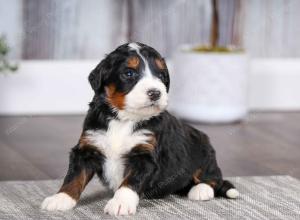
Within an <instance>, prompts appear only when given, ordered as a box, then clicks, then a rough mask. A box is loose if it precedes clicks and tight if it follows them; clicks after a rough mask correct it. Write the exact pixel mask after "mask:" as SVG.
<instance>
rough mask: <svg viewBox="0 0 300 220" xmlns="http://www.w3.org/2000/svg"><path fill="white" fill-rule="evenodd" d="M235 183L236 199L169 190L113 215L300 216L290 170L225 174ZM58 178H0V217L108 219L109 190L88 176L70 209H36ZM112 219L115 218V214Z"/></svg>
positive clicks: (297, 187)
mask: <svg viewBox="0 0 300 220" xmlns="http://www.w3.org/2000/svg"><path fill="white" fill-rule="evenodd" d="M228 179H229V180H231V181H232V182H233V183H234V184H235V185H236V187H237V188H238V189H239V191H240V193H241V196H240V198H239V199H236V200H228V199H221V198H217V199H214V200H211V201H207V202H202V201H197V202H195V201H189V200H188V199H186V198H180V197H177V196H169V197H167V198H165V199H160V200H141V202H140V205H139V207H138V211H137V214H136V215H135V216H132V217H123V218H121V217H120V218H118V219H143V220H146V219H181V220H182V219H214V220H218V219H239V220H240V219H259V220H263V219H285V220H287V219H300V181H298V180H297V179H294V178H292V177H290V176H272V177H236V178H228ZM60 184H61V180H55V181H23V182H0V219H9V220H13V219H18V220H21V219H72V220H76V219H112V217H110V216H108V215H105V214H104V213H103V208H104V206H105V204H106V202H107V200H108V199H109V198H110V196H111V193H107V192H105V191H103V188H102V187H101V186H100V185H99V182H98V181H92V183H91V184H90V185H88V187H87V189H86V191H85V193H84V194H83V196H82V199H81V201H80V203H79V204H78V205H77V207H76V208H75V209H74V210H71V211H67V212H47V211H41V210H40V204H41V202H42V200H43V199H44V198H45V197H46V196H49V195H51V194H53V193H55V192H56V191H57V189H58V187H59V186H60ZM115 219H116V218H115Z"/></svg>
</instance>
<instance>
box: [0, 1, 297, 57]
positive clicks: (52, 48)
mask: <svg viewBox="0 0 300 220" xmlns="http://www.w3.org/2000/svg"><path fill="white" fill-rule="evenodd" d="M130 1H131V0H64V1H61V0H42V1H40V0H23V1H22V0H9V1H6V0H0V34H5V35H6V36H7V38H8V42H9V44H10V46H11V47H12V49H13V50H12V53H11V57H13V58H23V59H92V58H97V59H99V58H101V57H102V56H103V54H104V53H107V52H109V51H110V50H112V49H113V48H115V47H116V46H117V45H118V44H120V43H123V42H126V41H128V40H135V41H141V42H145V43H147V44H150V45H152V46H154V47H155V48H157V49H158V50H159V51H160V52H162V54H163V55H164V56H167V57H170V56H172V54H173V52H174V50H175V49H176V48H177V47H178V46H179V45H181V44H186V43H190V44H207V43H208V42H209V32H210V21H211V19H210V18H211V5H210V0H134V1H131V2H130ZM129 3H130V4H129ZM128 4H129V5H130V7H129V8H128ZM127 9H128V10H129V11H130V12H131V13H130V15H131V16H130V17H129V18H128V14H127V12H128V10H127ZM299 9H300V1H299V0H220V23H221V29H220V33H221V34H220V35H221V38H220V44H221V45H227V44H237V45H239V46H240V45H241V46H244V47H245V48H246V50H247V51H248V52H249V53H250V54H251V56H253V57H299V56H300V41H299V39H300V38H299V37H300V13H299Z"/></svg>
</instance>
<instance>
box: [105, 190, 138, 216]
mask: <svg viewBox="0 0 300 220" xmlns="http://www.w3.org/2000/svg"><path fill="white" fill-rule="evenodd" d="M138 203H139V196H138V194H137V193H136V192H134V191H133V190H131V189H129V188H127V187H121V188H120V189H118V190H117V191H116V192H115V195H114V197H113V198H112V199H110V200H109V201H108V202H107V204H106V206H105V208H104V213H107V214H110V215H115V216H117V215H133V214H135V212H136V207H137V205H138Z"/></svg>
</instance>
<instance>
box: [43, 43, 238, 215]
mask: <svg viewBox="0 0 300 220" xmlns="http://www.w3.org/2000/svg"><path fill="white" fill-rule="evenodd" d="M89 81H90V84H91V86H92V88H93V90H94V91H95V95H94V98H93V100H92V102H91V103H90V109H89V111H88V114H87V116H86V119H85V121H84V125H83V131H82V134H81V136H80V139H79V141H78V143H77V145H76V146H75V147H74V148H73V149H72V151H71V154H70V164H69V170H68V173H67V176H66V177H65V180H64V183H63V185H62V187H61V189H60V190H59V192H58V193H57V194H55V195H53V196H50V197H48V198H46V199H45V200H44V202H43V204H42V208H43V209H46V210H68V209H71V208H73V207H74V206H75V205H76V203H77V201H78V200H79V197H80V194H81V193H82V191H83V190H84V188H85V186H86V185H87V184H88V182H89V181H90V180H91V179H92V177H93V176H94V174H97V175H98V176H99V177H100V180H101V181H102V182H103V183H104V184H105V185H106V186H108V188H110V189H112V190H113V191H114V196H113V198H111V199H110V200H109V201H108V203H107V204H106V206H105V208H104V212H105V213H109V214H111V215H130V214H134V213H135V212H136V208H137V205H138V203H139V199H140V198H142V197H145V198H160V197H163V196H165V195H168V194H171V193H175V194H180V195H186V196H188V198H189V199H192V200H210V199H212V198H214V196H223V197H227V198H236V197H237V196H238V191H237V190H236V189H235V188H234V186H233V185H232V184H231V183H230V182H228V181H225V180H223V179H222V174H221V170H220V168H219V167H218V165H217V162H216V155H215V151H214V149H213V148H212V146H211V144H210V142H209V138H208V137H207V135H206V134H204V133H202V132H200V131H198V130H196V129H194V128H193V127H191V126H189V125H187V124H184V123H182V122H181V121H179V120H177V119H176V118H175V117H174V116H172V115H171V114H170V113H169V112H168V111H166V107H167V103H168V91H169V85H170V79H169V73H168V69H167V66H166V63H165V61H164V59H163V58H162V57H161V55H160V54H159V53H158V52H157V51H156V50H154V49H153V48H151V47H149V46H147V45H145V44H141V43H130V44H124V45H121V46H120V47H118V48H117V49H116V50H115V51H113V52H112V53H110V54H109V55H108V56H107V57H106V58H105V59H104V60H102V61H101V62H100V64H98V66H97V67H96V68H95V69H94V70H93V71H92V72H91V73H90V76H89Z"/></svg>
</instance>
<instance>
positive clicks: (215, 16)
mask: <svg viewBox="0 0 300 220" xmlns="http://www.w3.org/2000/svg"><path fill="white" fill-rule="evenodd" d="M212 9H213V12H212V21H211V33H210V45H211V47H212V48H216V47H217V46H218V41H219V12H218V0H212Z"/></svg>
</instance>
